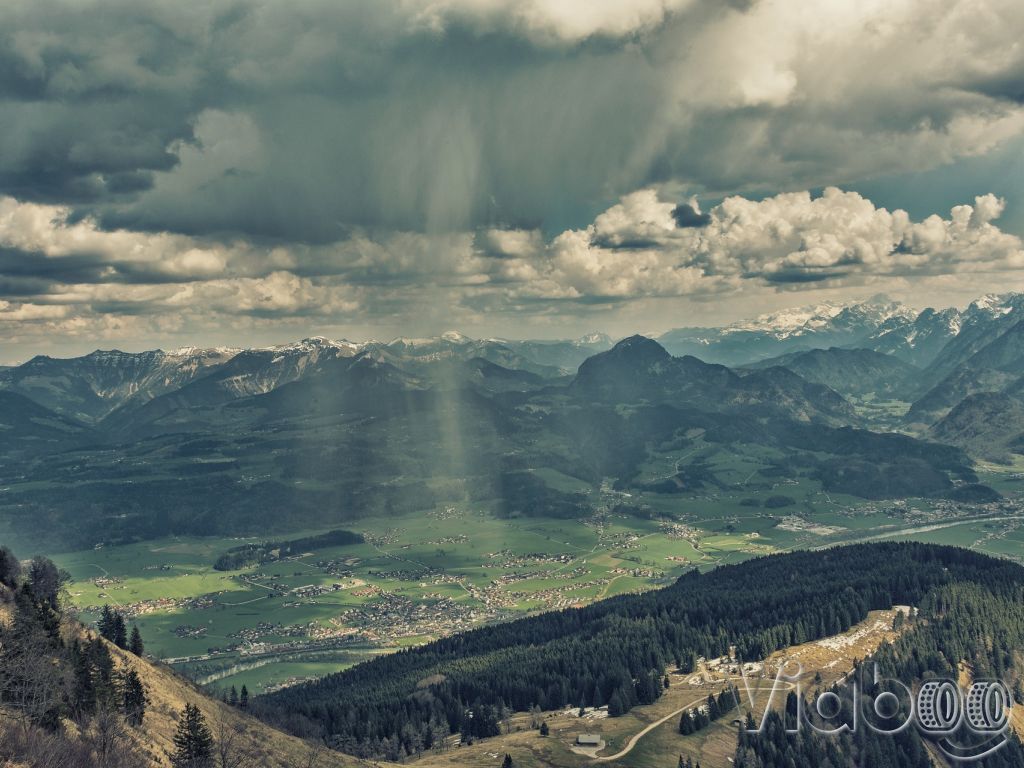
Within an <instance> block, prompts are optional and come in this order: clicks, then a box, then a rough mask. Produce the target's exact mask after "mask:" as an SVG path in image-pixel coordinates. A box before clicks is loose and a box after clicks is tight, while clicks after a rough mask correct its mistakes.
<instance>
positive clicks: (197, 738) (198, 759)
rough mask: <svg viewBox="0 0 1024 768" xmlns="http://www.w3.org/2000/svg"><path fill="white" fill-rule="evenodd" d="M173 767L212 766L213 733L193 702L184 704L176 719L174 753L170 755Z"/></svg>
mask: <svg viewBox="0 0 1024 768" xmlns="http://www.w3.org/2000/svg"><path fill="white" fill-rule="evenodd" d="M171 765H173V766H174V768H212V766H213V735H212V734H211V733H210V729H209V727H208V726H207V725H206V718H205V717H203V713H202V712H201V711H200V710H199V707H197V706H196V705H194V704H186V705H185V711H184V712H182V714H181V717H180V718H179V720H178V731H177V733H175V734H174V754H172V755H171Z"/></svg>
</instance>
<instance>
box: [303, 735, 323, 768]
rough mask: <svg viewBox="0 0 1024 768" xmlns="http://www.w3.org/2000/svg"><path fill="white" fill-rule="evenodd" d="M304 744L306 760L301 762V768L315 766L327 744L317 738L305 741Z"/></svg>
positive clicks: (312, 767) (314, 767)
mask: <svg viewBox="0 0 1024 768" xmlns="http://www.w3.org/2000/svg"><path fill="white" fill-rule="evenodd" d="M306 745H307V746H306V760H305V762H304V763H303V764H302V765H303V768H317V766H318V765H319V764H320V758H321V757H322V756H323V754H324V752H326V751H327V745H326V744H324V743H323V742H322V741H319V740H317V741H309V742H306Z"/></svg>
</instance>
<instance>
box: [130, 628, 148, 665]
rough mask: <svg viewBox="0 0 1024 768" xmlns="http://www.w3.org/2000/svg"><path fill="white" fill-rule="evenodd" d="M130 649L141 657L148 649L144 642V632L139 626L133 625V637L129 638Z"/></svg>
mask: <svg viewBox="0 0 1024 768" xmlns="http://www.w3.org/2000/svg"><path fill="white" fill-rule="evenodd" d="M128 650H129V651H131V652H132V653H134V654H135V655H136V656H139V657H141V656H142V654H143V653H144V652H145V650H146V647H145V646H144V645H143V643H142V633H141V632H139V628H138V627H137V626H134V625H133V626H132V634H131V637H129V638H128Z"/></svg>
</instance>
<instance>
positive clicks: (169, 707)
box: [0, 548, 369, 768]
mask: <svg viewBox="0 0 1024 768" xmlns="http://www.w3.org/2000/svg"><path fill="white" fill-rule="evenodd" d="M15 562H16V561H15ZM10 563H11V558H10V554H9V550H6V549H4V548H0V765H5V766H12V768H14V767H17V768H21V767H22V766H24V767H25V768H29V767H30V766H31V768H48V767H49V766H53V768H58V766H59V768H79V767H81V768H91V767H93V766H95V767H97V768H100V767H103V768H143V767H144V766H145V767H147V768H148V767H151V766H171V765H181V763H180V762H175V761H174V759H173V758H174V756H175V754H176V750H177V748H178V745H177V743H176V737H177V736H179V722H180V721H181V720H182V717H183V713H184V712H185V711H186V706H187V705H192V706H195V707H197V708H198V711H199V713H200V717H201V720H202V721H203V722H205V727H206V729H207V730H208V734H209V736H210V737H211V739H212V742H211V744H210V748H211V755H210V761H209V762H203V761H202V760H199V761H197V762H195V763H194V765H195V766H196V768H199V767H200V766H207V767H210V766H213V765H217V766H223V768H256V767H257V766H259V767H260V768H297V767H298V766H303V767H304V768H353V767H354V766H358V765H369V764H367V763H365V762H364V761H360V760H357V759H355V758H351V757H348V756H346V755H343V754H341V753H340V752H335V751H333V750H328V749H326V748H325V747H324V746H323V744H322V743H320V742H317V741H303V740H301V739H298V738H296V737H294V736H290V735H287V734H285V733H282V732H280V731H278V730H276V729H274V728H272V727H271V726H269V725H267V724H265V723H263V722H261V721H259V720H257V719H256V718H254V717H252V716H251V715H250V714H248V713H247V712H245V711H243V710H242V709H240V708H239V707H238V706H231V705H229V704H227V703H225V702H223V701H220V700H217V699H214V698H211V697H210V696H208V695H207V694H206V693H204V692H203V691H202V689H200V688H199V687H198V686H196V685H193V684H192V683H190V682H189V681H187V680H185V679H183V678H181V677H180V676H178V675H176V674H175V673H174V672H172V671H171V670H170V669H169V668H168V667H166V666H164V665H162V664H158V663H154V662H153V661H151V660H149V659H147V658H144V657H140V656H137V655H135V654H133V653H131V652H129V651H128V650H124V649H122V648H119V647H118V646H117V645H115V644H113V643H111V642H109V641H108V640H106V639H104V638H102V637H100V636H99V635H98V634H97V633H96V632H95V631H93V630H91V629H89V628H86V627H84V626H83V625H81V624H80V623H78V622H77V621H76V620H75V619H74V618H73V617H71V616H68V615H64V614H62V613H61V612H60V610H58V609H55V608H54V606H55V605H59V594H58V593H57V592H55V591H53V590H54V589H55V588H56V587H59V581H60V578H59V575H58V577H57V580H56V581H54V580H52V579H49V580H48V577H50V576H53V575H56V574H57V572H56V571H55V570H53V571H49V572H47V570H45V561H44V559H42V558H37V559H36V560H33V561H32V564H31V566H30V568H29V569H28V572H27V574H26V576H25V578H20V577H18V576H17V575H16V573H17V567H16V566H13V570H12V567H11V566H10ZM51 565H52V564H51ZM48 584H49V586H48ZM55 598H56V599H55ZM129 680H132V681H137V682H138V683H140V684H141V688H142V690H143V691H144V701H143V703H142V704H141V705H139V704H138V699H135V700H133V703H130V701H129V700H130V696H129V693H128V691H129V690H130V687H131V686H130V684H129V682H128V681H129Z"/></svg>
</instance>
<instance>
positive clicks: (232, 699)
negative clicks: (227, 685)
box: [228, 685, 238, 707]
mask: <svg viewBox="0 0 1024 768" xmlns="http://www.w3.org/2000/svg"><path fill="white" fill-rule="evenodd" d="M228 704H230V705H231V706H232V707H237V706H238V689H237V688H235V686H233V685H232V686H231V692H230V693H229V694H228Z"/></svg>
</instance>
